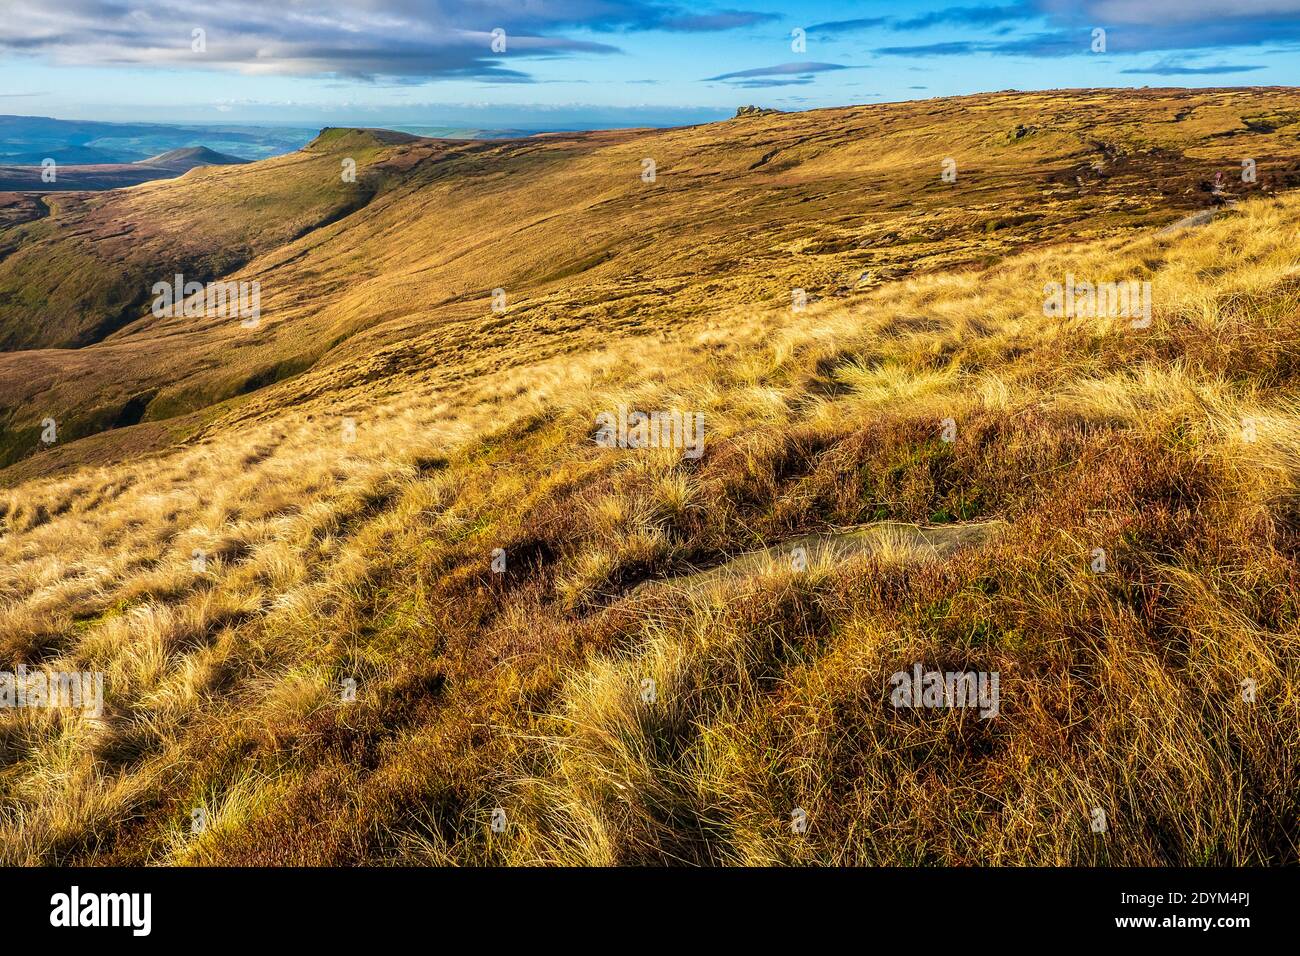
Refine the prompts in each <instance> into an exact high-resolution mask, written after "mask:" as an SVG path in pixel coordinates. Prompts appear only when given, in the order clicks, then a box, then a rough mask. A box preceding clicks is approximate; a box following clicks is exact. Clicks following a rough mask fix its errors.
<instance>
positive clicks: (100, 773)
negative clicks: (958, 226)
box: [0, 196, 1300, 865]
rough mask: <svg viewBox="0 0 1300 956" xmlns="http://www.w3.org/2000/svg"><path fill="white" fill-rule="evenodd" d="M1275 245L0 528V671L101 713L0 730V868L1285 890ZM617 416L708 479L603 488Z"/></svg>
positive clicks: (966, 286) (618, 470) (87, 494)
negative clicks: (947, 872)
mask: <svg viewBox="0 0 1300 956" xmlns="http://www.w3.org/2000/svg"><path fill="white" fill-rule="evenodd" d="M1298 219H1300V199H1297V198H1295V197H1289V196H1288V197H1285V198H1283V199H1280V200H1260V201H1256V202H1252V203H1250V204H1247V205H1244V206H1242V207H1241V208H1240V209H1239V210H1237V211H1235V212H1233V213H1231V214H1228V215H1225V216H1223V217H1221V218H1220V220H1218V221H1216V222H1214V223H1213V224H1211V225H1209V226H1207V227H1205V228H1204V229H1202V230H1199V231H1196V232H1194V233H1190V234H1177V235H1172V236H1155V235H1144V236H1141V237H1138V238H1130V239H1127V240H1119V239H1107V240H1101V241H1097V242H1092V243H1083V244H1079V245H1075V246H1070V247H1066V248H1052V249H1040V250H1037V251H1030V252H1027V253H1025V254H1023V255H1021V256H1019V257H1017V258H1015V259H1013V260H1010V261H1007V262H1004V263H1002V264H1001V265H999V266H998V267H997V268H996V269H993V270H989V271H967V272H960V273H950V274H944V275H934V276H926V277H920V278H914V279H909V280H906V281H903V282H899V283H894V284H887V285H883V286H880V287H879V288H876V289H874V290H873V291H871V292H868V293H865V294H862V295H859V296H856V297H854V298H853V299H852V300H850V301H848V302H847V303H845V302H826V303H820V304H814V305H813V306H810V308H809V310H808V311H807V312H805V313H801V314H799V315H798V316H797V317H792V315H791V313H790V312H789V310H788V308H786V309H780V308H762V307H759V306H740V307H737V308H735V309H734V310H732V311H731V312H730V313H729V314H727V315H726V317H725V318H724V319H722V320H717V319H711V320H710V321H711V322H713V323H714V324H715V325H716V326H717V327H715V328H709V327H707V325H703V324H702V325H700V326H698V327H695V328H688V329H687V331H686V332H685V333H684V334H683V335H682V336H680V337H679V338H675V339H670V340H667V341H665V340H662V339H660V338H659V337H657V336H656V337H627V338H624V339H618V340H614V341H611V342H609V343H607V344H606V346H605V347H604V348H602V349H597V350H591V351H586V352H583V353H581V354H575V355H572V356H568V357H566V358H565V359H564V360H563V361H562V362H554V363H547V364H542V365H537V366H534V367H525V368H522V369H516V370H507V371H503V372H501V373H498V374H497V375H495V376H489V377H483V378H477V379H475V380H474V381H473V382H472V383H471V384H469V385H466V386H465V387H463V388H462V389H459V390H457V391H455V392H454V393H450V392H447V391H438V390H435V389H432V388H420V387H417V386H414V385H413V387H412V388H411V389H410V390H408V391H407V392H405V393H404V394H401V395H398V396H395V397H394V398H393V399H392V400H390V401H387V402H386V403H384V404H376V405H374V406H366V405H365V404H364V403H363V402H361V398H360V396H361V393H359V392H356V391H345V392H344V393H343V394H341V395H339V396H337V397H336V398H333V399H330V400H322V401H321V402H314V403H312V404H311V405H309V406H305V407H304V408H300V409H297V410H293V411H288V412H283V413H278V414H270V413H268V414H267V415H266V416H264V417H263V418H261V419H256V420H248V419H243V420H241V419H232V420H231V421H229V422H226V423H224V424H223V423H217V425H216V426H214V427H213V428H212V429H210V430H209V432H208V433H207V435H206V437H205V439H204V440H203V441H202V442H201V443H198V444H195V445H194V446H193V447H188V448H184V449H181V450H178V451H174V452H171V453H168V454H166V455H163V456H160V457H158V458H155V459H152V460H149V461H139V462H134V463H130V464H126V465H121V466H113V467H109V468H102V469H94V468H89V469H82V470H79V471H77V472H76V473H74V474H73V475H71V476H69V477H66V478H61V479H50V480H41V481H32V482H28V483H25V484H23V485H19V486H17V487H16V488H14V489H12V490H10V491H7V492H4V493H3V494H2V495H0V514H2V515H3V519H2V520H3V528H4V535H3V538H0V601H2V602H3V605H2V607H0V655H2V659H0V666H8V665H10V664H17V663H28V664H31V665H35V664H41V665H44V666H48V667H51V668H55V669H59V668H64V669H69V668H94V669H102V670H104V671H105V672H106V673H107V675H108V678H107V684H108V705H109V706H108V709H107V711H106V715H105V718H104V720H103V721H102V722H101V724H99V725H95V724H92V722H90V721H88V720H86V719H84V718H81V717H79V716H77V715H69V714H60V715H57V716H54V715H45V714H41V715H36V716H33V715H31V714H19V715H16V716H9V715H0V755H3V761H2V762H0V862H4V863H40V862H46V863H50V862H70V861H86V862H90V861H93V862H150V863H236V864H244V863H314V864H320V863H349V862H421V863H439V864H443V863H512V864H523V863H546V864H577V863H584V864H597V865H604V864H620V863H689V864H699V865H707V864H775V863H789V864H798V863H817V864H849V863H859V864H861V863H866V864H882V863H902V864H918V863H939V864H993V863H1028V864H1048V863H1068V864H1079V863H1111V864H1120V865H1132V864H1167V863H1184V864H1196V863H1222V864H1273V863H1281V862H1292V863H1294V862H1295V861H1296V859H1297V856H1298V854H1297V842H1296V824H1295V821H1296V819H1297V811H1298V810H1300V797H1298V796H1297V794H1300V786H1297V785H1298V784H1300V758H1298V757H1297V754H1300V739H1297V737H1298V731H1297V728H1300V721H1297V717H1298V716H1300V598H1298V594H1300V588H1297V584H1298V583H1300V564H1298V554H1297V547H1298V546H1300V526H1298V524H1297V516H1298V515H1300V509H1298V508H1297V481H1298V480H1300V443H1298V440H1297V435H1300V394H1298V393H1297V385H1298V384H1300V381H1298V379H1297V369H1300V365H1298V364H1297V362H1298V360H1300V326H1298V325H1297V324H1296V322H1295V314H1296V309H1297V307H1298V306H1300V284H1298V283H1297V282H1296V271H1297V266H1296V261H1295V258H1294V250H1293V248H1292V245H1293V243H1292V241H1291V237H1292V236H1294V232H1295V226H1296V222H1297V220H1298ZM1066 271H1071V272H1073V273H1075V274H1076V275H1080V276H1091V277H1094V278H1097V279H1108V278H1114V279H1127V278H1145V279H1149V280H1150V281H1151V282H1152V285H1153V301H1154V303H1155V309H1154V322H1153V324H1152V327H1151V328H1149V329H1133V328H1131V327H1130V326H1129V325H1128V323H1127V322H1126V321H1124V320H1110V319H1100V320H1099V319H1084V318H1075V319H1065V320H1062V319H1052V318H1046V317H1044V315H1043V312H1042V288H1043V284H1044V283H1045V282H1047V281H1052V280H1053V279H1059V278H1060V277H1061V276H1062V275H1063V274H1064V273H1065V272H1066ZM629 356H631V357H633V358H634V360H631V361H629V360H628V357H629ZM620 403H622V404H627V405H629V406H632V407H634V408H641V409H670V408H676V409H680V410H690V411H702V412H703V413H704V414H705V417H706V423H707V425H706V436H707V437H706V452H705V455H704V457H703V458H702V459H700V460H699V461H691V460H690V459H686V458H683V457H682V456H680V454H674V453H672V452H670V451H647V452H644V453H642V452H635V451H626V450H608V449H601V448H599V447H597V446H596V445H595V443H594V442H593V441H592V438H591V436H592V432H593V421H594V419H595V416H596V414H598V413H599V412H601V411H604V410H608V409H612V408H615V407H616V406H617V405H618V404H620ZM345 415H354V416H355V417H356V418H357V420H358V424H359V427H358V439H357V441H356V442H355V443H354V444H344V443H343V442H342V441H341V439H340V437H339V435H340V432H339V428H340V420H341V418H342V417H343V416H345ZM945 418H950V419H952V421H953V423H954V425H955V436H954V440H953V441H951V442H946V441H944V440H943V439H942V437H941V430H942V427H943V425H942V420H943V419H945ZM990 518H997V519H1001V520H1003V521H1005V522H1006V529H1005V532H1004V533H1002V534H1000V535H999V536H997V537H996V538H995V539H991V540H989V541H988V542H987V543H986V544H984V545H982V546H979V547H968V548H963V549H960V550H958V551H956V552H955V553H952V554H947V555H939V554H935V553H930V552H928V551H925V549H919V550H918V547H917V546H916V543H915V539H914V538H909V537H907V536H905V535H901V534H897V535H894V534H889V535H886V536H885V538H886V540H884V541H883V546H882V547H881V548H880V549H879V550H878V553H874V554H870V555H865V556H862V557H860V558H856V559H854V560H852V561H844V562H842V563H834V562H825V561H815V562H814V563H813V565H812V566H811V567H810V568H809V569H808V570H807V571H798V570H794V569H791V568H785V567H781V566H780V565H779V564H776V565H774V566H773V567H772V568H770V569H769V570H768V571H767V572H766V573H761V574H758V575H755V576H754V577H753V578H752V579H751V580H749V581H747V582H746V586H745V587H744V588H743V589H735V590H731V589H727V588H719V589H713V590H710V591H707V592H700V593H692V592H687V591H684V590H681V589H654V588H651V589H637V585H639V584H641V583H642V582H645V581H648V580H654V579H658V578H663V577H669V576H674V575H678V574H682V573H688V572H689V571H691V570H694V569H698V568H706V567H711V566H714V565H716V564H719V563H720V562H722V561H725V560H726V559H728V558H729V557H731V556H734V555H736V554H739V553H743V552H746V551H751V550H754V549H756V548H760V547H767V546H771V545H775V544H778V543H780V542H782V541H784V540H787V539H790V538H793V537H795V536H797V535H800V534H804V533H808V532H812V531H831V530H833V529H835V528H842V527H846V526H850V525H857V524H860V523H864V522H873V521H886V520H888V521H897V522H908V523H914V524H919V525H925V526H929V525H940V524H950V523H954V522H963V521H968V520H974V519H990ZM496 548H501V549H504V551H505V554H506V558H507V568H506V571H505V572H504V573H500V574H498V573H496V572H494V571H493V570H492V569H491V555H492V552H493V550H494V549H496ZM1096 548H1103V549H1104V550H1105V551H1106V553H1107V559H1108V568H1107V571H1106V573H1104V574H1097V573H1093V571H1092V570H1091V569H1090V566H1089V559H1090V555H1091V554H1092V553H1093V551H1094V549H1096ZM195 549H199V550H201V551H203V552H204V553H205V554H206V555H208V556H209V558H210V560H209V561H208V564H207V566H206V568H204V569H203V570H195V569H194V568H193V567H192V566H191V559H192V554H193V552H194V551H195ZM913 662H921V663H923V664H925V665H927V666H933V667H938V668H941V669H955V670H962V669H972V670H988V671H997V672H999V674H1000V675H1001V712H1000V714H999V715H998V716H997V717H996V718H994V719H992V720H980V719H979V718H978V716H977V715H975V714H974V713H971V712H965V711H961V710H939V711H933V712H926V711H898V710H895V709H894V708H891V707H889V706H888V695H887V688H888V678H889V675H890V674H891V673H892V672H894V671H895V670H900V669H904V668H908V667H910V666H911V664H912V663H913ZM348 678H351V679H354V680H356V681H357V684H358V696H357V700H356V701H354V702H347V701H344V700H342V699H341V696H340V690H339V689H340V687H341V683H342V682H343V681H344V680H346V679H348ZM647 680H649V681H652V682H653V685H652V686H653V688H654V693H653V695H652V698H651V699H649V700H648V699H647V698H646V697H645V688H646V686H647V685H646V683H645V682H646V681H647ZM1247 680H1249V681H1253V682H1254V686H1255V688H1256V697H1255V699H1254V701H1253V702H1247V701H1245V700H1243V697H1242V693H1241V685H1242V682H1243V681H1247ZM196 807H202V808H205V809H206V810H207V812H208V817H209V821H210V826H209V828H208V829H207V830H206V831H204V832H203V833H202V834H197V835H196V834H193V833H191V832H190V814H191V811H192V810H193V809H194V808H196ZM497 807H500V808H502V809H504V810H505V811H506V814H507V819H508V821H509V824H508V826H507V828H506V830H505V831H504V832H502V833H495V832H493V830H492V828H491V827H490V825H489V823H490V821H491V818H492V813H493V810H494V809H495V808H497ZM1094 808H1101V809H1103V810H1104V811H1105V813H1106V817H1107V820H1108V821H1109V823H1108V828H1107V830H1106V832H1105V833H1101V834H1098V833H1094V832H1092V831H1091V830H1090V827H1089V823H1090V819H1091V816H1092V813H1093V810H1094ZM796 810H802V811H804V812H805V813H806V815H807V816H806V819H807V820H808V823H809V825H808V828H807V831H806V832H802V833H800V832H795V831H794V830H793V829H792V827H791V821H792V814H793V813H794V812H795V811H796Z"/></svg>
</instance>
